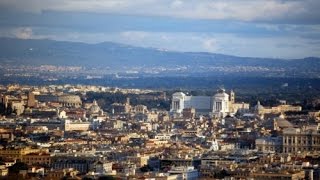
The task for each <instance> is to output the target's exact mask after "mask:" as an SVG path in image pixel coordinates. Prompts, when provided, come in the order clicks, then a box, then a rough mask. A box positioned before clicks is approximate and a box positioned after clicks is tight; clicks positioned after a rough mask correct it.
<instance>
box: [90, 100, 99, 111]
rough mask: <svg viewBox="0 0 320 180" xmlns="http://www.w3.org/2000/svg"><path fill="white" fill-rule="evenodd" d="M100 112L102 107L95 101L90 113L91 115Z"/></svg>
mask: <svg viewBox="0 0 320 180" xmlns="http://www.w3.org/2000/svg"><path fill="white" fill-rule="evenodd" d="M99 111H100V107H99V105H98V103H97V101H96V100H94V101H93V104H92V106H91V107H90V112H91V113H98V112H99Z"/></svg>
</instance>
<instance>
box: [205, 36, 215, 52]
mask: <svg viewBox="0 0 320 180" xmlns="http://www.w3.org/2000/svg"><path fill="white" fill-rule="evenodd" d="M203 48H204V49H205V50H206V51H209V52H215V51H217V50H218V44H217V40H216V39H214V38H209V39H205V40H204V41H203Z"/></svg>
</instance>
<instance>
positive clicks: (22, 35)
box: [13, 27, 33, 39]
mask: <svg viewBox="0 0 320 180" xmlns="http://www.w3.org/2000/svg"><path fill="white" fill-rule="evenodd" d="M13 34H14V36H15V37H16V38H19V39H31V38H32V35H33V31H32V28H30V27H23V28H17V29H15V30H14V31H13Z"/></svg>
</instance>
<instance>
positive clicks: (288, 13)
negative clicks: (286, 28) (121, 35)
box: [0, 0, 320, 21]
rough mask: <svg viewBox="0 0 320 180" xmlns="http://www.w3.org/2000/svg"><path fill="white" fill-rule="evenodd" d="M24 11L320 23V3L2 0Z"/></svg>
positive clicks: (283, 0)
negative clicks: (318, 21) (319, 21)
mask: <svg viewBox="0 0 320 180" xmlns="http://www.w3.org/2000/svg"><path fill="white" fill-rule="evenodd" d="M0 6H1V7H6V8H9V9H10V8H11V9H15V10H20V11H32V12H41V11H42V10H58V11H81V12H83V11H84V12H99V13H116V14H131V15H147V16H148V15H150V16H170V17H182V18H193V19H219V20H224V19H231V20H242V21H259V20H265V21H274V20H286V19H288V21H289V20H291V21H292V20H306V21H307V20H308V19H310V20H314V19H319V17H320V12H319V11H318V8H319V6H320V1H319V0H304V1H302V0H301V1H295V0H289V1H286V0H228V1H226V0H201V1H199V0H184V1H182V0H90V1H88V0H46V1H44V0H28V1H26V0H2V1H0Z"/></svg>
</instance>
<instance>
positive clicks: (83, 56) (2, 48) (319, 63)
mask: <svg viewBox="0 0 320 180" xmlns="http://www.w3.org/2000/svg"><path fill="white" fill-rule="evenodd" d="M253 51H254V49H253ZM0 63H6V64H13V65H15V64H23V65H44V64H45V65H65V66H71V65H72V66H87V67H103V66H105V67H110V68H115V69H121V68H126V69H130V68H135V67H144V68H154V67H165V68H168V67H180V66H181V67H183V66H185V67H187V69H188V68H189V69H190V70H195V69H200V71H201V69H203V71H209V70H210V68H211V70H212V71H215V70H216V69H215V67H221V68H224V67H226V68H228V67H240V69H242V70H243V69H244V70H243V71H247V70H246V68H249V71H250V68H251V69H252V68H254V67H259V68H260V69H264V70H270V71H272V73H277V72H278V73H282V74H283V73H287V74H288V73H289V74H290V73H291V74H295V73H296V74H301V73H302V75H303V76H311V77H320V58H316V57H308V58H304V59H292V60H285V59H271V58H249V57H237V56H230V55H223V54H214V53H205V52H197V53H195V52H172V51H165V50H159V49H154V48H141V47H134V46H129V45H124V44H118V43H112V42H104V43H98V44H86V43H78V42H62V41H53V40H33V39H28V40H22V39H13V38H0ZM259 68H258V69H257V70H255V71H259ZM238 69H239V68H238ZM226 71H228V69H227V70H226ZM231 71H237V69H236V70H234V69H231Z"/></svg>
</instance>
